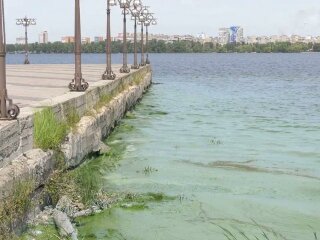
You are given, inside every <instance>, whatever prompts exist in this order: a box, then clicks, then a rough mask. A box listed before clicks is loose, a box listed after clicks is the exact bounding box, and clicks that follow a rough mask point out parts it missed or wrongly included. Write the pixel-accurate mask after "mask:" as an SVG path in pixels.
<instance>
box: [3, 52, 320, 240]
mask: <svg viewBox="0 0 320 240" xmlns="http://www.w3.org/2000/svg"><path fill="white" fill-rule="evenodd" d="M22 57H23V56H22V55H8V63H17V62H19V61H18V60H20V59H19V58H22ZM150 57H151V60H152V63H153V70H154V78H153V80H154V82H156V83H161V84H157V85H153V86H152V88H151V90H150V91H149V92H148V93H147V94H146V95H145V97H144V99H143V100H142V102H141V103H140V104H139V105H138V106H137V107H136V109H135V110H134V112H133V114H134V116H135V118H133V119H125V120H124V121H123V122H124V124H125V125H130V126H132V127H133V130H132V131H130V132H125V131H118V132H115V133H114V134H113V136H112V138H111V139H110V140H109V141H108V144H109V145H111V146H112V145H115V144H119V142H121V144H123V145H124V146H125V152H124V155H123V157H122V159H121V160H120V163H121V166H120V167H119V168H117V169H116V170H115V171H114V172H112V173H109V174H107V175H106V188H109V189H112V190H114V191H119V192H125V191H129V192H136V193H141V192H163V193H165V194H168V195H172V196H182V198H180V200H181V199H182V201H178V200H177V201H169V202H163V203H153V204H150V205H149V206H148V207H149V208H148V209H146V210H143V211H128V210H124V209H114V210H112V211H111V212H107V213H105V214H100V215H98V216H94V217H89V218H87V219H86V220H84V225H83V226H82V227H80V228H79V231H80V234H81V235H82V236H91V237H92V238H87V239H130V240H132V239H137V240H138V239H139V240H140V239H142V240H150V239H188V240H189V239H190V240H193V239H201V240H203V239H215V240H220V239H221V240H222V239H228V238H227V237H225V236H224V234H225V233H226V231H225V230H223V229H228V231H231V232H232V233H233V234H234V235H235V236H236V239H247V238H245V237H244V235H243V234H242V233H245V235H246V236H247V237H248V238H249V239H255V237H254V236H257V237H258V239H267V238H266V237H264V236H263V235H262V232H265V233H266V234H267V236H268V239H297V240H308V239H310V240H312V239H314V236H313V232H318V234H320V54H315V53H311V54H309V53H308V54H307V53H306V54H153V55H150ZM113 59H114V61H115V62H116V63H120V62H121V55H120V54H116V55H113ZM130 59H132V55H130ZM31 61H32V62H33V63H72V62H73V56H72V55H64V54H63V55H32V56H31ZM104 61H105V56H104V55H97V54H87V55H84V56H83V62H84V63H104ZM130 61H131V60H130ZM157 113H163V114H157ZM120 130H121V127H120ZM148 166H150V167H152V168H154V169H157V170H158V171H157V172H154V173H152V174H149V175H145V174H142V173H141V171H142V170H143V169H144V168H145V167H148ZM258 225H259V226H258ZM241 232H242V233H241ZM113 233H116V234H113ZM85 239H86V238H85ZM230 239H234V238H230Z"/></svg>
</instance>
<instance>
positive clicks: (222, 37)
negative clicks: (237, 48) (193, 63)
mask: <svg viewBox="0 0 320 240" xmlns="http://www.w3.org/2000/svg"><path fill="white" fill-rule="evenodd" d="M218 42H219V44H222V45H225V44H228V43H229V42H230V29H229V28H219V33H218Z"/></svg>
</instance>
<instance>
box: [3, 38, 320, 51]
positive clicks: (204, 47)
mask: <svg viewBox="0 0 320 240" xmlns="http://www.w3.org/2000/svg"><path fill="white" fill-rule="evenodd" d="M148 44H149V47H148V50H149V51H148V52H149V53H311V52H312V53H313V52H320V43H315V44H313V43H290V42H279V43H266V44H227V45H219V44H214V43H211V42H209V43H203V44H202V43H200V42H193V41H176V42H173V43H166V42H164V41H156V40H151V41H149V43H148ZM122 45H123V44H122V42H120V41H116V42H112V45H111V49H112V53H121V52H122ZM140 48H141V43H138V52H140ZM29 51H30V53H37V54H40V53H47V54H50V53H54V54H57V53H73V52H74V44H73V43H61V42H54V43H47V44H39V43H32V44H29ZM133 51H134V46H133V43H132V42H128V53H133ZM7 52H8V53H10V54H15V53H23V52H24V45H18V44H7ZM82 52H83V53H105V42H99V43H94V42H93V43H88V44H83V45H82Z"/></svg>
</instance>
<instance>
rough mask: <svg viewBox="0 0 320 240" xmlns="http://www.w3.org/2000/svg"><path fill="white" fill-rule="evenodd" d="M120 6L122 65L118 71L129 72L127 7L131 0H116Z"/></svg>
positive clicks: (128, 7)
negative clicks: (121, 18)
mask: <svg viewBox="0 0 320 240" xmlns="http://www.w3.org/2000/svg"><path fill="white" fill-rule="evenodd" d="M118 1H119V5H120V8H122V9H123V10H122V14H123V50H122V51H123V66H122V67H121V69H120V73H129V72H130V68H129V67H128V55H127V53H128V49H127V15H128V14H129V9H130V5H131V2H132V0H118Z"/></svg>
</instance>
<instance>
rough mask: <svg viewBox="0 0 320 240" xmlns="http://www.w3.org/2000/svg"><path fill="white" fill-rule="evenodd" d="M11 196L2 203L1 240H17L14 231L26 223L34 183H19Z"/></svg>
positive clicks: (0, 219)
mask: <svg viewBox="0 0 320 240" xmlns="http://www.w3.org/2000/svg"><path fill="white" fill-rule="evenodd" d="M13 189H14V190H13V192H12V193H11V195H10V196H9V197H7V198H5V199H3V200H2V201H1V202H0V233H1V234H0V240H7V239H16V236H15V234H14V232H13V231H14V229H15V228H16V226H18V225H20V224H21V223H23V222H24V221H25V218H26V215H27V212H28V210H29V209H30V208H31V206H32V201H31V195H32V193H33V190H34V181H31V180H28V181H17V182H16V183H15V184H14V187H13Z"/></svg>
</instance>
